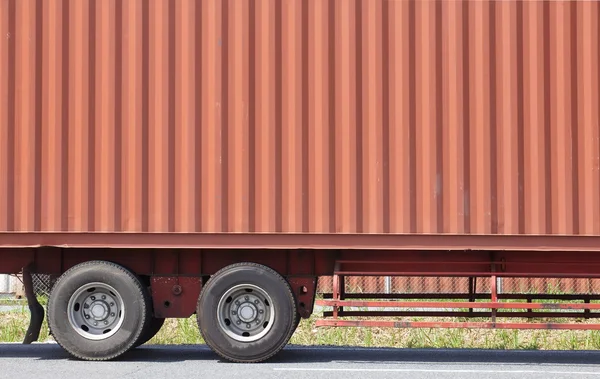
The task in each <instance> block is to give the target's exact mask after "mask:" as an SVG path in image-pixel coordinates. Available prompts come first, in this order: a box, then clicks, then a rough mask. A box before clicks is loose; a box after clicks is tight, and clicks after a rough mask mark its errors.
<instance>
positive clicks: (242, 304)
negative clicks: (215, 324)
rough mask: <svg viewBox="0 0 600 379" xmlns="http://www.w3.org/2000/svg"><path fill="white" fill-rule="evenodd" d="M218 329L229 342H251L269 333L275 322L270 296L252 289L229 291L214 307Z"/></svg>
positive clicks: (250, 286) (248, 285) (244, 288)
mask: <svg viewBox="0 0 600 379" xmlns="http://www.w3.org/2000/svg"><path fill="white" fill-rule="evenodd" d="M217 316H218V320H219V326H220V327H221V329H222V331H223V332H225V334H227V335H228V336H230V337H231V338H233V339H235V340H237V341H241V342H252V341H256V340H258V339H260V338H262V337H263V336H264V335H266V334H267V333H268V331H269V330H270V329H271V326H272V325H273V322H274V320H275V309H274V308H273V301H272V300H271V297H270V296H269V294H268V293H267V292H266V291H265V290H263V289H262V288H259V287H257V286H255V285H251V284H243V285H238V286H235V287H233V288H231V289H230V290H229V291H227V292H226V293H225V294H224V295H223V296H222V297H221V300H220V301H219V305H218V307H217Z"/></svg>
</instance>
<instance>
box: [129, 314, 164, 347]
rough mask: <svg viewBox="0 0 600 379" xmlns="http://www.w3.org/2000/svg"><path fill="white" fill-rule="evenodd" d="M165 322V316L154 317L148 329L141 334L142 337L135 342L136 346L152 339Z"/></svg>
mask: <svg viewBox="0 0 600 379" xmlns="http://www.w3.org/2000/svg"><path fill="white" fill-rule="evenodd" d="M164 323H165V319H164V318H156V317H152V318H151V320H150V323H149V325H148V327H147V329H146V330H145V331H144V332H143V333H142V334H141V335H140V339H139V340H138V341H137V342H136V343H135V347H138V346H142V345H143V344H145V343H146V342H148V341H150V340H151V339H152V337H154V336H155V335H156V334H157V333H158V332H160V328H162V326H163V324H164Z"/></svg>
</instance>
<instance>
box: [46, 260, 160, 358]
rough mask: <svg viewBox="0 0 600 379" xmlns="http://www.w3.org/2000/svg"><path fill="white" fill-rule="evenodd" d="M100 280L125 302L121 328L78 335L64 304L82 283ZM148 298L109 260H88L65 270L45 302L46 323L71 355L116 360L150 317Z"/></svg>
mask: <svg viewBox="0 0 600 379" xmlns="http://www.w3.org/2000/svg"><path fill="white" fill-rule="evenodd" d="M92 282H101V283H105V284H108V285H110V286H112V287H113V288H114V289H115V290H116V291H117V292H119V294H120V295H121V297H122V299H123V302H124V303H125V304H126V305H127V310H126V312H124V316H123V317H124V319H123V324H122V326H121V328H120V329H119V330H118V331H117V332H116V333H115V334H114V335H112V336H111V337H109V338H107V339H104V340H99V341H93V340H89V339H87V338H85V337H83V336H81V335H79V334H78V333H77V332H75V330H74V329H73V327H72V326H71V324H70V322H69V318H68V316H67V307H68V303H69V299H70V298H71V296H72V295H73V294H74V293H75V292H76V291H77V290H78V289H79V288H80V287H82V286H84V285H86V284H88V283H92ZM151 305H152V303H151V300H150V297H149V295H148V291H147V290H146V288H145V287H144V285H143V284H142V283H141V282H140V280H139V278H138V277H137V276H136V275H134V274H132V273H131V271H129V270H127V269H126V268H124V267H122V266H120V265H117V264H115V263H112V262H106V261H89V262H85V263H81V264H79V265H76V266H74V267H72V268H71V269H69V270H68V271H67V272H65V273H64V274H63V275H62V276H61V277H60V278H59V279H58V281H57V282H56V284H55V285H54V287H53V289H52V293H51V294H50V298H49V301H48V326H49V329H50V332H51V334H52V336H53V337H54V339H55V340H56V342H57V343H58V344H59V345H60V346H61V347H62V348H63V349H65V350H66V351H67V352H68V353H69V354H71V355H72V356H73V357H75V358H78V359H82V360H88V361H106V360H112V359H115V358H117V357H119V356H121V355H123V354H124V353H126V352H127V351H128V350H130V349H131V348H133V347H134V345H135V343H136V341H138V340H139V339H140V336H141V334H142V332H143V331H144V329H146V328H147V324H148V323H149V322H150V321H151V319H152V314H151Z"/></svg>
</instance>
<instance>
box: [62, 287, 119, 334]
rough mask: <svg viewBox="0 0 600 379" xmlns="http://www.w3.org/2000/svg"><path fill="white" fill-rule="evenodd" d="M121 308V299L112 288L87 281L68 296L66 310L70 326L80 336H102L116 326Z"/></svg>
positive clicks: (111, 331)
mask: <svg viewBox="0 0 600 379" xmlns="http://www.w3.org/2000/svg"><path fill="white" fill-rule="evenodd" d="M124 310H125V305H124V303H123V300H122V299H121V296H120V295H119V293H118V292H117V291H116V290H115V289H114V288H112V287H111V286H109V285H107V284H104V283H90V284H87V285H85V286H83V287H81V288H79V289H78V290H77V291H76V292H75V293H74V294H73V296H71V299H70V300H69V305H68V312H67V314H68V317H69V322H70V323H71V326H72V327H73V329H75V331H77V333H79V334H80V335H81V336H83V337H85V338H87V339H91V340H103V339H106V338H108V337H110V336H112V335H113V334H115V333H116V332H117V331H118V330H119V328H120V327H121V324H122V322H123V314H124V313H123V312H124Z"/></svg>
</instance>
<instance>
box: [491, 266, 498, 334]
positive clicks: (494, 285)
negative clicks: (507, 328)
mask: <svg viewBox="0 0 600 379" xmlns="http://www.w3.org/2000/svg"><path fill="white" fill-rule="evenodd" d="M491 284H492V285H491V292H492V303H497V302H498V288H497V284H498V280H497V278H496V275H492V283H491ZM497 313H498V309H496V308H494V309H492V322H493V323H496V315H497Z"/></svg>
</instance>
